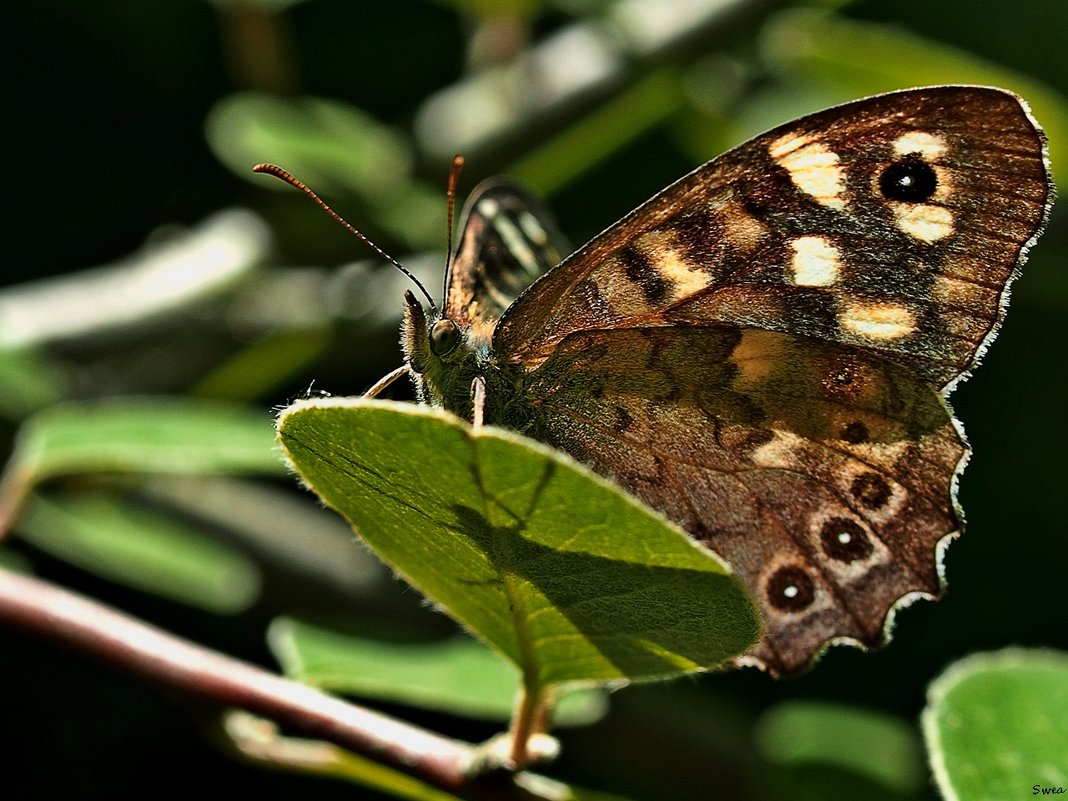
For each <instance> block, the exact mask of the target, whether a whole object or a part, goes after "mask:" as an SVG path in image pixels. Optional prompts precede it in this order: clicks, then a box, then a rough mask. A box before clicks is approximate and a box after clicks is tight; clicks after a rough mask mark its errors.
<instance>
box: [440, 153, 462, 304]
mask: <svg viewBox="0 0 1068 801" xmlns="http://www.w3.org/2000/svg"><path fill="white" fill-rule="evenodd" d="M463 166H464V157H463V156H461V155H459V154H457V155H455V156H453V157H452V168H451V169H450V170H449V188H448V189H447V190H446V191H447V193H448V198H449V212H448V213H449V217H448V219H447V220H446V221H445V230H446V232H447V233H446V235H445V246H446V249H445V289H444V290H443V294H442V297H445V296H446V294H447V293H448V286H449V273H451V272H452V219H453V212H454V211H455V210H456V184H458V183H459V182H460V170H461V169H463Z"/></svg>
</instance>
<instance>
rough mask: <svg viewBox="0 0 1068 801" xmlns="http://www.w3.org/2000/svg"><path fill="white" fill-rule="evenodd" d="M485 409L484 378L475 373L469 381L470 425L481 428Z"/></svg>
mask: <svg viewBox="0 0 1068 801" xmlns="http://www.w3.org/2000/svg"><path fill="white" fill-rule="evenodd" d="M485 409H486V379H485V378H483V377H482V376H480V375H477V376H475V377H474V379H472V381H471V425H472V426H473V427H474V428H475V429H476V430H478V429H480V428H482V421H483V419H484V415H485Z"/></svg>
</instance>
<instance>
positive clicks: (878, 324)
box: [838, 300, 916, 341]
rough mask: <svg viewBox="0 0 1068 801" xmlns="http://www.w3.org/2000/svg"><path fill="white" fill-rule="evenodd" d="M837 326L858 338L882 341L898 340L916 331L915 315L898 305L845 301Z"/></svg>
mask: <svg viewBox="0 0 1068 801" xmlns="http://www.w3.org/2000/svg"><path fill="white" fill-rule="evenodd" d="M838 324H839V325H840V326H841V327H842V328H843V329H844V330H845V331H848V332H850V333H852V334H856V335H857V336H859V337H861V338H863V339H868V340H878V341H885V340H890V339H901V338H902V337H906V336H908V335H909V334H911V333H913V332H914V331H915V330H916V315H915V314H913V313H912V311H910V310H909V309H908V307H906V306H902V305H900V304H897V303H866V302H863V301H857V300H853V301H847V302H845V303H844V304H843V306H842V309H841V310H840V311H839V312H838Z"/></svg>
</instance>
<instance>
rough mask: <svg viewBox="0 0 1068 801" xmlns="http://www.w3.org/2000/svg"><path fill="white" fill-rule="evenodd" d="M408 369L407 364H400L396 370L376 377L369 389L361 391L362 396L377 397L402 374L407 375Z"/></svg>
mask: <svg viewBox="0 0 1068 801" xmlns="http://www.w3.org/2000/svg"><path fill="white" fill-rule="evenodd" d="M408 371H409V368H408V365H406V364H404V365H401V366H400V367H398V368H397V369H396V370H393V371H391V372H389V373H387V374H386V375H384V376H382V377H381V378H380V379H378V380H377V381H376V382H375V383H374V385H373V386H372V387H371V388H370V389H369V390H367V391H366V392H365V393H363V396H364V397H365V398H377V397H378V396H379V395H380V394H382V393H383V392H385V391H386V390H387V389H389V387H391V386H392V385H393V383H394V382H395V381H396V380H397V379H398V378H400V377H401V376H402V375H407V374H408Z"/></svg>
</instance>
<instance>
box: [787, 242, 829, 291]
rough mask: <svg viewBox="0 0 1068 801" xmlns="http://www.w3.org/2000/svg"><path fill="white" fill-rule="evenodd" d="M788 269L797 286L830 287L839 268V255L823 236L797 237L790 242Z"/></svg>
mask: <svg viewBox="0 0 1068 801" xmlns="http://www.w3.org/2000/svg"><path fill="white" fill-rule="evenodd" d="M790 248H791V249H792V250H793V256H792V257H791V258H790V268H791V270H792V271H793V282H794V283H795V284H796V285H797V286H831V285H833V284H834V283H835V282H836V281H837V280H838V276H839V271H840V268H841V255H840V254H839V252H838V248H836V247H835V246H834V245H833V244H832V243H831V242H830V241H829V240H828V239H827V237H824V236H799V237H798V238H797V239H794V240H792V241H791V242H790Z"/></svg>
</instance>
